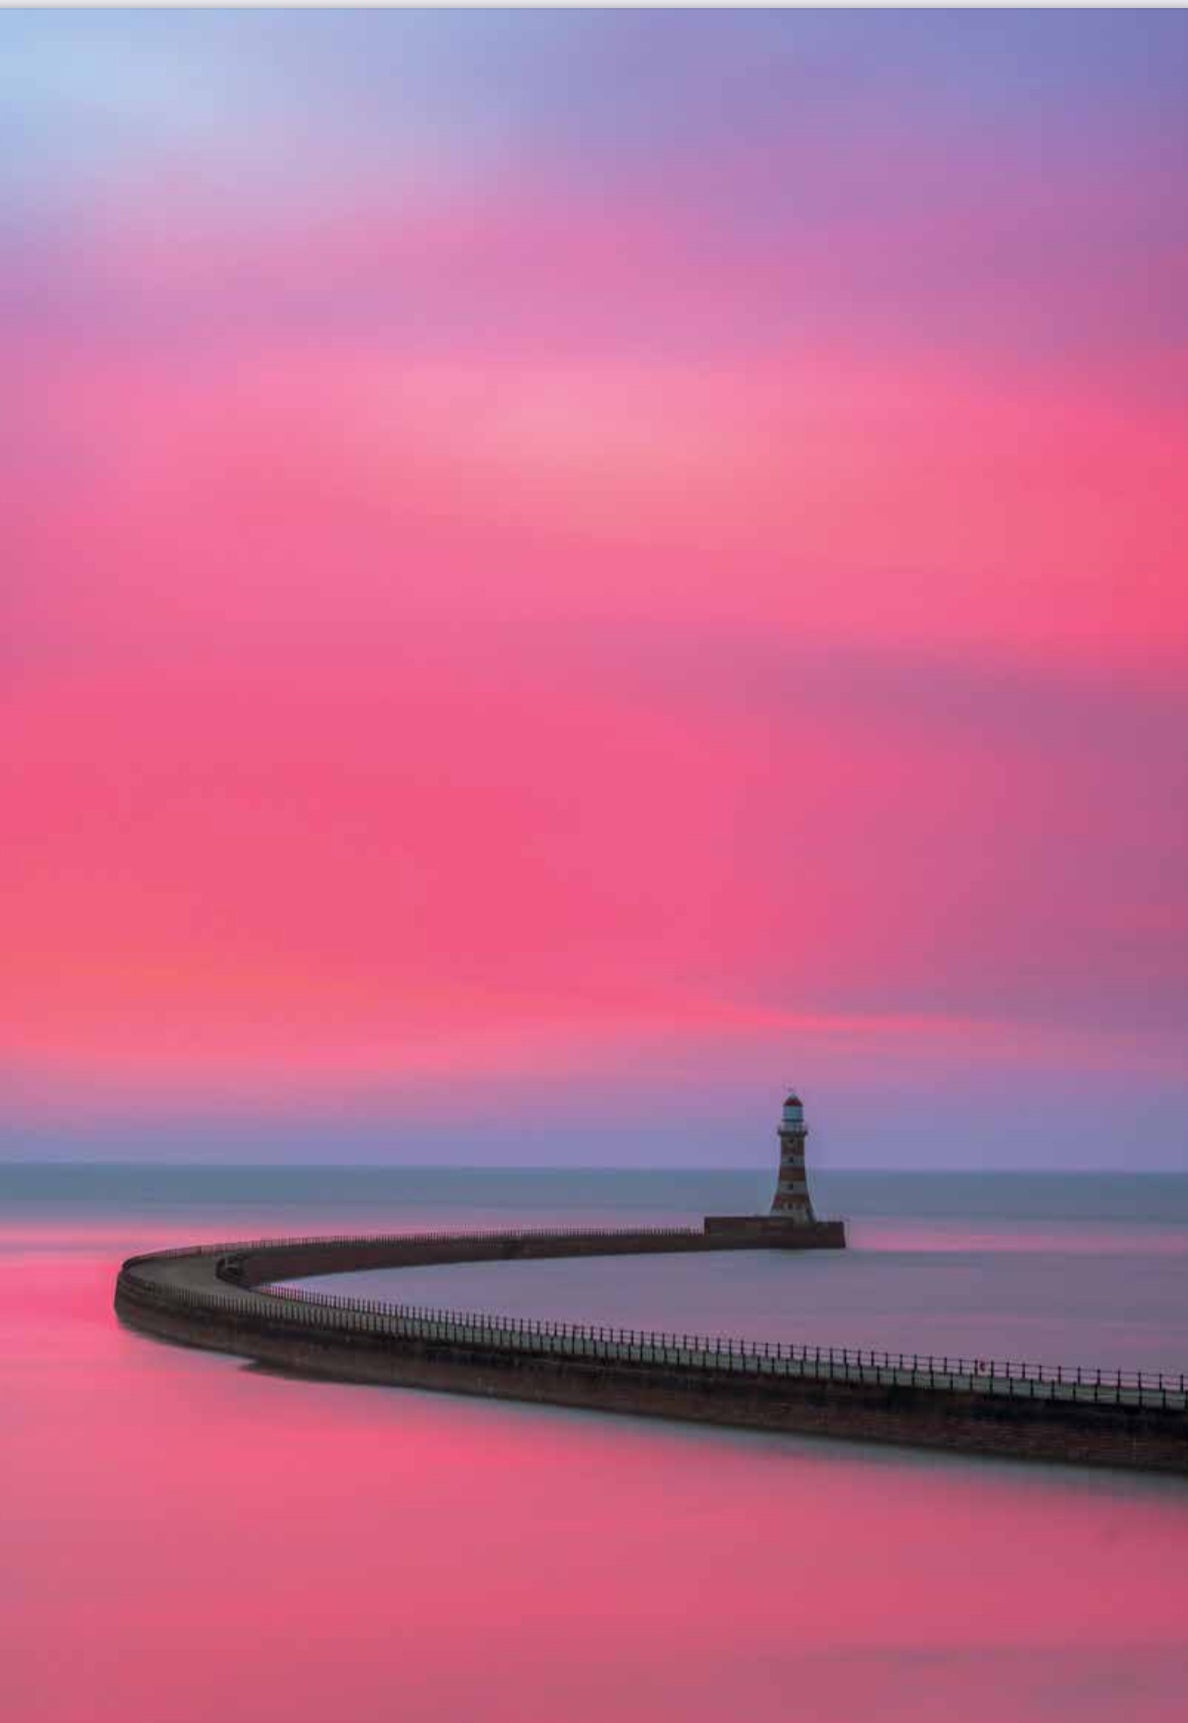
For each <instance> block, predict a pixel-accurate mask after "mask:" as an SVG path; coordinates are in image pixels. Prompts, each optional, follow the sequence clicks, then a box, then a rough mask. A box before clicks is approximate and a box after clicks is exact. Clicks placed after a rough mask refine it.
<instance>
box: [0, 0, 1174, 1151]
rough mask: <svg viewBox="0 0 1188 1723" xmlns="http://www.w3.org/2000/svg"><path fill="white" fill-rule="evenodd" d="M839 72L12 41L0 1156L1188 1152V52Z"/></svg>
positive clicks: (948, 57)
mask: <svg viewBox="0 0 1188 1723" xmlns="http://www.w3.org/2000/svg"><path fill="white" fill-rule="evenodd" d="M869 28H870V30H871V32H874V33H875V34H878V35H880V36H881V37H883V38H884V40H883V45H882V47H881V48H879V51H878V52H877V53H876V52H875V47H877V44H874V45H868V44H867V43H866V41H865V38H864V37H863V35H862V33H861V32H859V33H858V34H857V35H856V34H855V26H854V25H853V23H852V22H843V21H839V22H838V23H837V24H836V25H835V26H831V25H830V24H829V23H828V21H826V20H824V19H823V18H820V17H815V18H812V19H806V20H804V21H803V22H802V21H801V20H799V19H798V18H797V17H796V16H793V15H788V16H786V17H782V18H773V19H770V20H768V19H762V18H760V17H757V16H756V17H739V18H738V19H737V20H736V21H735V20H727V19H724V18H720V19H718V20H717V21H716V23H714V24H712V25H707V24H703V23H696V22H694V21H692V20H691V19H690V18H688V17H686V16H685V15H673V16H672V17H669V18H663V17H660V16H655V17H649V18H644V17H642V16H641V17H636V18H634V19H632V20H618V19H615V18H612V17H610V16H607V17H605V19H603V20H601V21H595V20H593V19H592V18H591V17H588V16H587V17H582V18H575V19H574V20H573V22H572V23H571V24H568V25H566V24H565V22H564V21H563V20H561V19H560V18H555V19H553V20H552V21H551V23H550V24H549V25H548V26H545V25H540V24H537V23H535V22H534V21H532V20H530V19H528V18H520V17H507V18H505V19H504V21H503V23H502V25H501V26H496V25H493V24H491V23H489V22H480V21H479V20H478V19H477V18H471V17H470V16H469V15H461V14H460V15H456V16H448V17H447V16H445V15H443V16H442V17H441V18H440V19H439V20H436V21H434V22H433V23H432V24H431V23H430V22H429V21H428V20H427V19H426V18H425V17H422V18H419V19H416V20H406V19H404V18H402V17H401V16H399V15H388V16H383V17H378V16H377V17H376V18H374V19H372V18H368V17H364V16H363V15H358V16H353V17H344V18H342V19H340V20H335V21H333V22H331V20H330V19H329V17H328V16H326V17H322V18H320V19H317V20H310V21H308V22H307V21H306V20H305V19H304V18H303V17H302V16H300V15H297V14H293V15H289V16H287V17H285V18H284V19H280V20H275V21H273V22H271V23H266V22H264V21H263V20H262V19H261V18H255V19H252V20H248V19H246V18H245V19H244V21H243V22H242V23H237V22H236V18H235V15H232V14H228V15H224V16H222V17H220V18H218V19H213V18H212V20H211V21H210V22H209V24H205V25H204V24H201V23H200V22H199V21H198V20H197V18H195V17H190V18H187V19H185V20H180V19H179V20H178V21H177V22H176V23H175V24H172V25H171V24H170V22H169V20H168V19H167V18H165V17H160V18H155V19H151V20H146V19H144V18H140V17H136V16H133V15H128V16H126V17H125V16H122V15H121V16H117V15H114V14H110V15H106V16H103V17H99V18H95V19H92V20H83V19H81V18H73V19H57V20H53V21H45V22H35V21H33V20H32V19H30V18H26V19H13V20H10V21H5V23H4V24H3V26H2V27H0V36H3V37H6V38H10V39H11V40H10V45H11V47H12V48H13V63H14V64H15V65H16V66H17V68H18V71H19V74H20V77H21V79H22V82H21V85H20V91H19V93H18V94H17V95H15V96H14V98H13V104H14V105H13V112H14V113H15V116H16V117H15V120H14V135H15V137H16V140H17V149H16V151H15V155H14V162H15V166H14V169H13V172H14V176H15V177H14V182H13V185H14V188H15V190H14V195H13V197H12V198H11V200H10V207H11V209H12V210H13V212H14V213H13V215H12V218H11V220H9V221H7V223H6V225H5V227H4V228H3V229H2V230H0V245H2V246H3V247H4V248H5V252H6V272H5V274H6V285H5V287H4V289H3V297H2V298H0V348H2V351H3V364H4V370H5V375H6V377H7V378H8V379H9V410H8V412H7V414H6V423H5V426H4V431H3V435H4V442H5V461H4V463H3V467H2V469H0V493H2V494H0V505H2V512H0V518H2V519H3V521H4V529H3V530H4V535H5V538H6V540H7V549H6V551H5V554H4V559H3V560H4V564H5V566H6V568H7V570H8V578H7V579H6V580H5V583H4V586H5V596H4V603H5V612H6V625H5V629H4V637H5V643H6V651H5V654H4V666H5V668H4V688H5V702H6V715H5V724H4V743H3V756H2V763H0V770H2V772H3V796H4V805H5V809H6V813H7V816H8V817H7V820H6V826H7V830H8V837H7V840H6V842H5V844H4V846H3V851H2V853H0V918H2V919H0V947H2V949H3V950H4V952H5V954H6V956H5V971H6V980H7V995H8V1001H9V1008H8V1010H6V1011H5V1013H4V1014H3V1018H2V1021H0V1034H2V1036H3V1040H2V1043H0V1069H2V1070H3V1072H4V1074H5V1078H6V1087H7V1088H8V1091H9V1096H10V1099H9V1102H8V1103H7V1105H6V1106H5V1108H4V1113H3V1117H4V1121H5V1131H4V1135H3V1141H5V1142H11V1143H12V1144H13V1145H15V1146H14V1148H13V1150H12V1152H14V1153H22V1152H40V1151H41V1147H42V1146H43V1145H44V1144H45V1143H47V1142H50V1141H51V1140H52V1141H54V1142H55V1143H56V1144H57V1146H58V1148H60V1144H61V1141H64V1140H67V1139H66V1138H62V1137H61V1136H59V1137H57V1138H55V1137H54V1133H55V1132H59V1133H60V1132H62V1131H65V1132H67V1136H68V1133H69V1130H70V1129H72V1128H74V1127H75V1126H78V1125H79V1123H80V1121H81V1122H82V1124H83V1125H85V1126H86V1127H87V1128H88V1129H89V1128H90V1127H91V1126H92V1125H93V1124H94V1123H95V1121H96V1120H105V1121H107V1125H106V1126H105V1127H104V1128H105V1129H107V1128H110V1131H112V1132H115V1133H116V1135H114V1136H111V1138H110V1140H111V1141H113V1142H114V1141H116V1140H117V1137H118V1125H119V1121H120V1120H121V1119H133V1118H136V1117H142V1116H144V1115H145V1114H146V1111H147V1112H149V1113H151V1115H152V1116H153V1117H154V1118H167V1117H169V1116H170V1114H171V1110H172V1114H173V1115H174V1116H176V1117H182V1116H184V1117H186V1118H192V1117H196V1116H211V1117H215V1116H217V1115H220V1114H221V1113H225V1112H227V1111H228V1110H229V1111H231V1112H236V1110H238V1115H237V1116H240V1117H249V1116H250V1117H259V1116H261V1115H263V1114H268V1115H270V1116H283V1115H285V1114H287V1113H292V1114H293V1115H294V1116H297V1115H300V1114H301V1113H302V1112H303V1111H308V1109H310V1108H313V1109H315V1110H316V1109H321V1114H322V1115H323V1116H325V1117H327V1118H331V1119H332V1118H333V1117H334V1116H335V1111H336V1109H339V1110H341V1112H342V1114H343V1116H347V1115H351V1116H355V1115H356V1114H358V1113H359V1112H360V1111H362V1112H363V1113H366V1114H368V1116H371V1117H374V1118H375V1119H377V1120H382V1121H384V1122H385V1128H390V1130H391V1132H392V1137H391V1141H392V1143H394V1144H398V1145H400V1147H399V1150H398V1152H399V1153H401V1154H402V1156H403V1157H404V1158H413V1159H415V1158H417V1157H416V1154H415V1153H414V1152H413V1149H414V1147H415V1140H416V1135H415V1133H416V1129H417V1128H421V1127H424V1125H425V1123H426V1121H427V1120H431V1119H436V1120H438V1121H439V1122H440V1121H441V1120H442V1119H445V1118H448V1117H450V1116H455V1117H457V1118H459V1119H463V1118H465V1119H474V1118H479V1117H482V1118H484V1119H490V1118H494V1119H495V1121H496V1122H497V1124H498V1127H499V1132H500V1133H501V1134H500V1135H499V1137H498V1141H499V1143H500V1144H501V1149H500V1154H499V1156H498V1157H497V1158H503V1159H509V1160H515V1159H517V1158H518V1157H517V1155H516V1153H515V1141H516V1136H515V1133H516V1129H517V1127H518V1124H520V1123H522V1124H524V1126H525V1128H528V1126H529V1125H530V1124H532V1123H533V1121H535V1124H534V1126H533V1128H537V1129H539V1127H540V1121H541V1120H542V1119H545V1118H547V1119H549V1120H552V1119H554V1118H564V1117H566V1116H568V1117H569V1118H570V1119H571V1121H572V1122H573V1123H574V1124H575V1126H577V1127H578V1128H577V1129H576V1131H575V1133H574V1135H573V1137H572V1138H571V1139H570V1140H571V1142H572V1143H573V1144H575V1145H576V1146H575V1147H573V1148H572V1151H571V1152H572V1157H573V1158H574V1159H578V1160H592V1159H605V1160H608V1161H611V1162H614V1161H621V1160H628V1161H630V1160H647V1159H649V1158H656V1157H657V1156H659V1157H661V1158H667V1159H675V1160H679V1159H681V1156H682V1147H683V1145H684V1146H688V1147H690V1149H691V1151H695V1156H694V1158H709V1159H711V1160H712V1159H718V1160H719V1161H721V1162H722V1163H728V1162H730V1161H732V1160H735V1161H746V1160H752V1161H753V1160H756V1159H761V1158H762V1156H763V1153H764V1148H763V1143H762V1141H759V1142H756V1141H755V1139H754V1136H753V1132H754V1129H755V1126H756V1121H763V1120H766V1118H767V1114H768V1113H769V1112H771V1111H772V1109H773V1108H774V1105H775V1100H776V1098H777V1097H776V1091H778V1089H779V1087H780V1085H781V1084H782V1083H783V1082H784V1081H785V1080H786V1079H787V1078H788V1077H789V1076H790V1075H794V1076H795V1077H796V1078H797V1080H798V1081H800V1082H802V1083H803V1085H804V1087H805V1089H806V1091H807V1092H808V1093H809V1095H810V1097H811V1096H813V1095H814V1094H815V1095H816V1097H817V1099H818V1102H819V1105H820V1107H821V1109H822V1110H823V1116H824V1118H825V1119H826V1120H827V1121H831V1131H832V1134H831V1136H830V1138H829V1142H830V1152H831V1154H832V1158H833V1159H834V1160H835V1161H836V1162H838V1163H846V1162H858V1161H866V1162H874V1163H879V1162H889V1163H894V1162H897V1161H899V1162H902V1161H905V1160H908V1161H910V1160H912V1159H915V1160H918V1161H927V1162H932V1163H935V1162H939V1163H942V1164H946V1163H947V1164H958V1165H980V1164H994V1162H995V1160H996V1158H999V1157H1000V1158H1001V1160H1002V1162H1003V1163H1004V1164H1011V1165H1020V1164H1097V1165H1111V1164H1116V1165H1142V1164H1150V1165H1168V1166H1176V1165H1180V1166H1182V1165H1185V1164H1188V1131H1186V1129H1185V1126H1186V1124H1188V1095H1186V1091H1185V1083H1184V1058H1183V1055H1184V1008H1185V993H1186V989H1185V982H1186V980H1188V890H1186V881H1188V868H1186V865H1185V864H1186V862H1188V842H1186V839H1188V817H1186V814H1185V807H1186V792H1188V765H1186V761H1188V752H1186V749H1185V738H1186V735H1188V696H1186V695H1185V692H1184V690H1185V686H1186V683H1185V671H1186V669H1188V581H1186V579H1185V565H1186V552H1188V437H1186V415H1185V409H1184V401H1185V399H1186V398H1188V387H1186V386H1188V345H1186V341H1185V336H1186V329H1185V323H1184V317H1183V306H1184V304H1185V303H1188V232H1186V228H1185V222H1184V210H1185V208H1186V207H1188V198H1186V197H1185V195H1184V194H1185V191H1186V190H1188V134H1186V132H1185V128H1184V125H1183V119H1182V110H1181V112H1180V117H1179V120H1178V122H1174V114H1173V123H1172V125H1171V130H1170V131H1169V130H1168V127H1167V112H1165V109H1164V107H1163V106H1161V104H1170V103H1171V101H1172V94H1173V91H1174V86H1175V77H1174V75H1173V74H1174V73H1175V70H1176V68H1177V67H1179V68H1180V69H1183V67H1184V62H1185V58H1186V44H1188V33H1186V32H1185V29H1184V25H1183V20H1182V19H1178V18H1174V17H1169V18H1167V19H1158V18H1156V17H1155V16H1153V15H1144V16H1141V17H1140V16H1137V15H1136V16H1135V17H1133V18H1123V17H1115V18H1114V19H1113V20H1112V23H1111V24H1110V26H1109V28H1108V29H1107V27H1106V25H1105V24H1103V23H1100V22H1098V23H1093V24H1090V23H1088V22H1087V21H1086V20H1085V19H1081V20H1069V21H1068V23H1067V24H1062V22H1061V21H1060V20H1058V19H1055V18H1053V19H1045V20H1043V21H1042V22H1037V21H1035V20H1032V21H1030V22H1028V21H1027V20H1024V19H1022V18H1020V19H1018V20H1016V21H1014V22H1012V21H1010V20H1008V19H1004V20H1002V21H1001V23H1000V24H999V25H995V26H993V27H992V26H990V25H987V24H986V23H984V22H981V23H979V22H978V21H977V20H975V19H973V18H972V17H971V18H970V20H969V21H968V22H967V21H966V20H964V19H960V18H957V17H953V18H950V19H948V20H947V21H945V23H944V24H943V26H942V27H941V28H940V32H939V36H938V38H937V39H936V40H935V41H930V42H929V43H927V44H925V43H924V42H923V41H922V39H921V38H920V37H919V35H918V32H917V30H916V27H915V25H914V24H912V23H911V22H910V21H908V20H906V19H904V20H903V21H902V23H901V24H900V26H899V30H898V33H897V34H896V33H895V31H894V27H893V25H891V24H888V23H887V22H878V23H876V22H874V21H872V22H871V24H870V26H869ZM831 29H832V30H833V32H834V34H833V35H832V36H831V35H830V31H831ZM889 30H890V31H892V34H891V35H890V36H888V35H887V34H886V33H887V32H888V31H889ZM988 30H991V31H992V39H991V37H986V38H985V39H983V40H980V39H979V33H984V32H986V31H988ZM1111 30H1112V31H1113V34H1112V35H1111V34H1110V31H1111ZM237 31H238V32H239V33H240V34H239V38H238V39H237ZM707 31H708V32H709V34H708V35H707ZM1070 31H1071V32H1072V33H1071V34H1070V33H1069V32H1070ZM262 32H264V34H263V35H262V34H261V33H262ZM268 32H271V35H269V34H268ZM484 32H487V33H488V35H487V36H484V35H483V33H484ZM491 32H494V34H493V35H492V34H490V33H491ZM567 32H568V33H567ZM715 32H716V34H715ZM1077 32H1081V34H1079V35H1078V34H1077ZM488 37H489V39H488ZM480 41H482V42H485V46H486V50H487V51H489V52H491V53H492V54H493V55H494V59H493V60H492V62H491V70H490V72H489V75H488V74H485V73H484V74H482V75H480V74H479V73H478V72H476V70H475V62H476V55H477V54H478V48H479V45H480ZM266 50H267V51H266ZM1070 56H1071V57H1070ZM876 62H877V63H876ZM195 64H197V66H198V69H199V70H201V68H202V67H203V66H205V67H206V69H207V71H208V72H210V71H211V68H217V69H221V71H222V73H223V74H224V75H225V79H226V83H225V85H220V86H219V87H220V88H222V89H223V91H224V99H223V100H222V101H221V102H220V103H215V102H213V100H207V101H206V102H205V103H204V101H203V100H201V99H200V98H199V97H197V96H194V97H193V105H192V107H187V106H186V104H185V103H184V102H183V101H182V100H181V98H180V97H176V88H183V87H184V89H185V90H189V91H191V93H192V91H193V89H194V87H196V86H195V85H194V83H193V82H192V81H190V80H188V79H182V69H183V67H189V68H190V69H191V71H192V70H193V67H194V65H195ZM714 70H717V71H718V72H721V83H720V100H718V99H716V98H714V97H713V96H712V92H713V91H714V90H715V89H716V88H717V87H718V86H717V85H716V84H715V82H714V78H713V77H712V76H711V72H712V71H714ZM566 77H569V78H570V79H571V80H572V81H573V90H572V100H571V101H570V102H569V103H565V102H561V101H560V100H559V98H558V89H559V87H560V85H561V84H563V83H564V79H565V78H566ZM179 79H180V80H181V83H180V84H179ZM822 79H824V81H825V82H824V85H822ZM197 86H198V87H203V88H204V87H205V86H202V84H201V79H200V78H199V79H198V80H197ZM175 87H176V88H175ZM568 87H569V86H568V85H567V86H566V88H568ZM955 93H956V94H959V95H960V98H961V99H960V100H957V99H956V96H955ZM827 96H828V99H826V97H827ZM175 98H176V99H175ZM1168 111H1171V110H1170V107H1169V108H1168ZM71 128H74V129H75V131H76V132H77V135H78V147H77V149H76V150H67V149H66V148H65V145H64V139H65V138H66V136H67V134H71ZM71 135H73V134H71ZM483 1097H487V1103H484V1101H483ZM490 1097H497V1098H498V1099H497V1105H495V1106H494V1111H493V1112H492V1111H491V1110H490V1108H491V1105H492V1103H490ZM484 1104H487V1105H488V1111H487V1112H484V1110H483V1108H484ZM988 1106H992V1107H994V1108H995V1109H1001V1111H999V1112H998V1118H999V1121H1000V1123H999V1124H997V1125H995V1126H994V1128H990V1127H989V1126H988V1125H987V1122H986V1110H987V1107H988ZM735 1118H736V1119H738V1120H739V1121H740V1128H739V1132H738V1137H737V1140H736V1139H735V1136H734V1133H733V1132H732V1131H731V1130H730V1128H729V1121H730V1120H731V1119H735ZM683 1119H690V1120H700V1121H701V1122H700V1124H695V1125H694V1126H693V1128H692V1130H691V1132H690V1134H689V1135H688V1136H686V1135H685V1131H684V1127H683V1125H682V1120H683ZM707 1119H708V1120H710V1121H712V1126H711V1125H707V1124H706V1123H705V1121H706V1120H707ZM743 1127H745V1129H744V1128H743ZM550 1128H551V1127H550ZM764 1128H765V1127H764ZM699 1130H700V1132H701V1134H700V1135H698V1131H699ZM913 1130H918V1131H919V1140H918V1142H917V1139H916V1138H915V1137H914V1136H913V1134H912V1133H913ZM402 1131H404V1132H405V1133H406V1135H404V1136H402V1135H401V1132H402ZM723 1132H725V1136H723V1135H722V1133H723ZM408 1133H411V1134H408ZM714 1133H717V1138H716V1139H715V1136H714ZM748 1133H752V1134H750V1135H748ZM859 1135H860V1140H858V1137H859ZM248 1139H250V1131H249V1132H248ZM555 1140H556V1141H557V1142H558V1143H560V1139H559V1138H558V1139H555ZM715 1140H720V1141H721V1144H722V1147H721V1153H720V1154H717V1155H715V1153H714V1151H713V1143H714V1141H715ZM435 1141H436V1139H435ZM442 1142H443V1144H444V1146H443V1147H442V1148H441V1150H440V1152H441V1153H443V1154H449V1155H452V1156H454V1157H455V1158H459V1159H468V1158H475V1157H476V1156H477V1157H479V1158H481V1157H482V1155H483V1153H484V1151H483V1150H482V1148H481V1147H476V1143H475V1141H474V1140H472V1139H469V1138H467V1137H466V1133H465V1131H464V1130H461V1129H460V1133H459V1135H458V1136H457V1137H456V1138H449V1137H448V1136H447V1137H445V1138H443V1139H442ZM917 1149H918V1152H916V1151H917ZM55 1152H56V1151H55ZM393 1152H397V1151H396V1150H394V1151H393ZM435 1152H436V1151H435ZM566 1152H570V1151H567V1150H566V1149H565V1147H564V1146H560V1147H559V1149H558V1153H559V1154H565V1153H566ZM249 1158H250V1156H249Z"/></svg>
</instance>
